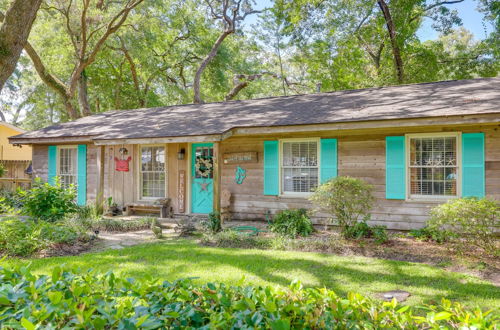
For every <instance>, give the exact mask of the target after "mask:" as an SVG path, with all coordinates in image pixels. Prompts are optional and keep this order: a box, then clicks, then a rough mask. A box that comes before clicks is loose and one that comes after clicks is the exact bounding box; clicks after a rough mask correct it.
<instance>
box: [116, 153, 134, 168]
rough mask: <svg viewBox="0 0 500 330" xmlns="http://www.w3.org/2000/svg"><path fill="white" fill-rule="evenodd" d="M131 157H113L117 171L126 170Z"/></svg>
mask: <svg viewBox="0 0 500 330" xmlns="http://www.w3.org/2000/svg"><path fill="white" fill-rule="evenodd" d="M131 159H132V157H130V156H129V157H128V158H127V159H119V158H118V157H115V170H116V171H119V172H128V163H129V162H130V160H131Z"/></svg>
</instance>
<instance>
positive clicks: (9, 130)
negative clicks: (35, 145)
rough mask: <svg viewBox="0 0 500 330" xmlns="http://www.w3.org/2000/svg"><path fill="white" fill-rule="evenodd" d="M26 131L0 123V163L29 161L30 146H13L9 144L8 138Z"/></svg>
mask: <svg viewBox="0 0 500 330" xmlns="http://www.w3.org/2000/svg"><path fill="white" fill-rule="evenodd" d="M25 132H26V131H25V130H23V129H21V128H19V127H16V126H14V125H11V124H8V123H6V122H3V121H0V161H2V160H31V152H32V151H31V147H30V146H26V145H24V146H22V147H21V146H14V145H12V144H9V137H11V136H14V135H19V134H22V133H25Z"/></svg>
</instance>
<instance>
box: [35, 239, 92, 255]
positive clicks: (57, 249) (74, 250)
mask: <svg viewBox="0 0 500 330" xmlns="http://www.w3.org/2000/svg"><path fill="white" fill-rule="evenodd" d="M94 243H95V242H94V240H89V241H77V242H76V243H73V244H54V245H52V246H51V247H49V248H47V249H45V250H42V251H39V252H38V253H37V254H36V255H35V257H36V258H49V257H64V256H77V255H79V254H82V253H85V252H89V251H91V250H92V247H93V246H94Z"/></svg>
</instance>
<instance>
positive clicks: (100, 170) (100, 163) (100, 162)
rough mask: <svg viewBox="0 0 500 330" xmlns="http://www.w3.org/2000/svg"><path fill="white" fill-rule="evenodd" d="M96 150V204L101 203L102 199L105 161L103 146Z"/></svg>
mask: <svg viewBox="0 0 500 330" xmlns="http://www.w3.org/2000/svg"><path fill="white" fill-rule="evenodd" d="M98 148H99V149H98V151H97V157H96V158H97V194H96V204H98V205H99V204H101V203H102V202H103V201H104V163H105V154H104V148H105V146H99V147H98Z"/></svg>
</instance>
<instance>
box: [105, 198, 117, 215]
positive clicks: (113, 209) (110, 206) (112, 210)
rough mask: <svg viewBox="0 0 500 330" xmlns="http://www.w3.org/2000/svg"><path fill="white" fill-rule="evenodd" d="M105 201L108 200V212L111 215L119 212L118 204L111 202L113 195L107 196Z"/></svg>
mask: <svg viewBox="0 0 500 330" xmlns="http://www.w3.org/2000/svg"><path fill="white" fill-rule="evenodd" d="M107 202H108V214H111V215H112V216H117V215H118V213H120V209H119V208H118V204H116V203H115V202H113V197H108V199H107Z"/></svg>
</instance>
